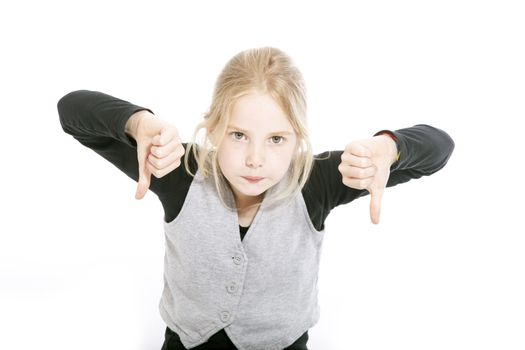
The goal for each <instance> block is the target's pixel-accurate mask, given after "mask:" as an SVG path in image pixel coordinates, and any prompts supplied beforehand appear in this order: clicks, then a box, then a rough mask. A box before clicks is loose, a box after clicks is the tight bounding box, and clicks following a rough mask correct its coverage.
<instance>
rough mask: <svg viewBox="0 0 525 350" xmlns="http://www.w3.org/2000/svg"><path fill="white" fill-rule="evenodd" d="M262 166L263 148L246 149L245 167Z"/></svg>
mask: <svg viewBox="0 0 525 350" xmlns="http://www.w3.org/2000/svg"><path fill="white" fill-rule="evenodd" d="M263 164H264V150H263V147H260V146H255V145H253V144H252V145H251V146H250V147H249V149H248V155H247V157H246V166H248V167H250V168H260V167H262V166H263Z"/></svg>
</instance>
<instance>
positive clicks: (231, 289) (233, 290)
mask: <svg viewBox="0 0 525 350" xmlns="http://www.w3.org/2000/svg"><path fill="white" fill-rule="evenodd" d="M226 290H227V291H228V292H230V293H234V292H235V291H236V290H237V286H236V285H235V282H232V283H231V284H230V285H229V286H226Z"/></svg>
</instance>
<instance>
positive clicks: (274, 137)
mask: <svg viewBox="0 0 525 350" xmlns="http://www.w3.org/2000/svg"><path fill="white" fill-rule="evenodd" d="M276 139H277V141H279V140H280V141H282V142H274V144H276V145H278V144H280V143H283V142H284V137H282V136H272V141H275V140H276Z"/></svg>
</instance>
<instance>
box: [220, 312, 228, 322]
mask: <svg viewBox="0 0 525 350" xmlns="http://www.w3.org/2000/svg"><path fill="white" fill-rule="evenodd" d="M229 319H230V313H229V312H228V311H222V312H221V321H222V322H228V320H229Z"/></svg>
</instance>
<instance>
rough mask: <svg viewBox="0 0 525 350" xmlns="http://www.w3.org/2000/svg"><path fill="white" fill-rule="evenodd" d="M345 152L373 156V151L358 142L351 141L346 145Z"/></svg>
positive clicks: (360, 155)
mask: <svg viewBox="0 0 525 350" xmlns="http://www.w3.org/2000/svg"><path fill="white" fill-rule="evenodd" d="M345 152H348V153H351V154H353V155H354V156H358V157H372V152H371V151H370V150H369V149H368V148H366V147H365V146H364V145H362V144H360V143H358V142H351V143H349V144H348V145H347V146H346V147H345Z"/></svg>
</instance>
